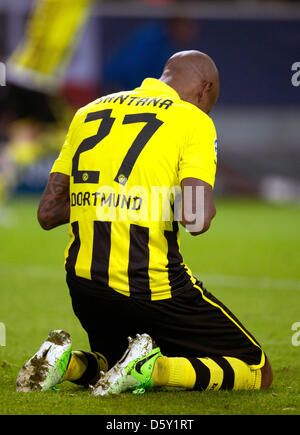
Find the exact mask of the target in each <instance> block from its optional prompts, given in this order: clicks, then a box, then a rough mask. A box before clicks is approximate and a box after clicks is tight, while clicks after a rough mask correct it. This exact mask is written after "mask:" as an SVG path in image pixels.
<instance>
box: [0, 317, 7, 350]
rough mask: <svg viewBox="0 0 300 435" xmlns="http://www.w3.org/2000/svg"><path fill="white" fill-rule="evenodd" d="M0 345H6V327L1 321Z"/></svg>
mask: <svg viewBox="0 0 300 435" xmlns="http://www.w3.org/2000/svg"><path fill="white" fill-rule="evenodd" d="M0 346H6V328H5V325H4V323H2V322H0Z"/></svg>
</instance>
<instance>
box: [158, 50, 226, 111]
mask: <svg viewBox="0 0 300 435" xmlns="http://www.w3.org/2000/svg"><path fill="white" fill-rule="evenodd" d="M160 80H161V81H163V82H164V83H166V84H168V85H169V86H171V87H172V88H173V89H175V90H176V91H177V92H178V94H179V96H180V98H181V99H182V100H184V101H188V102H189V103H191V104H194V105H195V106H197V107H198V108H199V109H201V110H203V111H204V112H206V113H209V112H210V110H211V109H212V108H213V106H214V105H215V104H216V102H217V99H218V96H219V87H220V84H219V73H218V69H217V67H216V65H215V63H214V61H213V60H212V59H211V58H210V57H209V56H208V55H207V54H205V53H201V52H200V51H196V50H190V51H181V52H179V53H176V54H174V55H173V56H172V57H170V59H169V60H168V61H167V63H166V65H165V67H164V70H163V73H162V76H161V77H160Z"/></svg>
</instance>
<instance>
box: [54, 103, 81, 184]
mask: <svg viewBox="0 0 300 435" xmlns="http://www.w3.org/2000/svg"><path fill="white" fill-rule="evenodd" d="M78 123H79V111H77V112H76V114H75V116H74V118H73V119H72V122H71V124H70V127H69V130H68V133H67V136H66V139H65V142H64V144H63V146H62V148H61V150H60V153H59V156H58V157H57V159H56V160H55V162H54V164H53V166H52V169H51V171H50V174H52V173H53V172H60V173H61V174H65V175H69V176H71V173H72V158H73V149H74V148H73V143H74V134H75V131H76V129H77V126H78Z"/></svg>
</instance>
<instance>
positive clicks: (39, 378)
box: [16, 330, 72, 392]
mask: <svg viewBox="0 0 300 435" xmlns="http://www.w3.org/2000/svg"><path fill="white" fill-rule="evenodd" d="M71 350H72V340H71V336H70V335H69V334H68V333H67V332H65V331H62V330H55V331H50V332H49V335H48V337H47V340H46V341H44V343H43V344H42V346H41V347H40V349H39V350H38V351H37V353H36V354H35V355H34V356H33V357H32V358H30V360H29V361H27V362H26V363H25V364H24V365H23V366H22V368H21V370H20V371H19V374H18V377H17V382H16V390H17V391H21V392H29V391H47V390H50V389H51V388H53V387H55V385H57V384H60V383H61V382H63V380H64V376H65V374H66V371H67V368H68V364H69V360H70V355H71Z"/></svg>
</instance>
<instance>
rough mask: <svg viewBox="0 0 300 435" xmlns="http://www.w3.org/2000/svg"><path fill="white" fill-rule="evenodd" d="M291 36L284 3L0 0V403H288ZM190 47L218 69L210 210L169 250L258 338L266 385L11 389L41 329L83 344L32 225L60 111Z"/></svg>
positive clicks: (127, 84)
mask: <svg viewBox="0 0 300 435" xmlns="http://www.w3.org/2000/svg"><path fill="white" fill-rule="evenodd" d="M299 36H300V1H287V0H286V1H279V2H275V3H274V2H271V1H260V0H257V1H252V0H248V1H246V0H240V1H230V2H228V1H217V2H215V1H206V2H205V1H199V0H198V1H190V0H178V1H175V0H173V1H172V0H168V1H167V0H152V1H150V0H148V1H146V0H139V1H137V0H135V1H127V0H119V1H114V0H94V1H92V0H37V1H33V0H0V84H1V86H0V246H1V248H2V249H1V250H0V290H1V302H0V324H1V323H2V326H3V325H5V327H6V332H7V334H6V335H7V341H6V343H7V344H6V347H1V337H0V396H1V400H0V414H6V413H8V414H20V413H21V414H22V413H30V414H31V413H33V414H36V413H38V414H40V413H44V414H45V413H47V414H53V413H58V414H61V413H65V414H76V413H79V414H81V413H83V412H84V413H91V414H92V413H96V414H98V413H103V414H113V413H116V414H119V413H129V414H130V413H132V409H134V412H136V413H138V414H145V413H146V414H148V413H150V414H155V415H157V414H161V413H165V414H171V415H179V414H182V413H183V414H184V413H192V414H199V413H204V414H208V413H221V414H222V413H225V414H228V413H237V414H241V413H245V414H256V413H261V414H264V413H267V414H268V413H269V414H274V413H280V414H284V413H293V414H299V413H300V391H299V389H300V378H299V347H297V346H300V340H299V341H298V342H297V341H296V336H295V340H294V343H292V342H291V338H292V334H293V332H295V329H291V328H292V327H293V326H292V325H294V326H296V327H297V328H298V327H299V324H300V323H299V294H300V293H299V290H300V267H299V258H300V256H299V246H300V232H299V212H300V164H299V162H300V140H299V137H300V134H299V130H300V128H299V125H300V124H299V121H300V37H299ZM191 48H193V49H198V50H201V51H204V52H207V53H208V54H210V55H211V56H212V58H213V59H214V60H215V62H216V64H217V66H218V67H219V70H220V75H221V94H220V99H219V102H218V104H217V106H216V108H215V109H214V111H213V112H212V113H211V116H212V118H213V120H214V122H215V125H216V128H217V132H218V137H219V140H218V142H219V150H218V173H217V183H216V193H217V195H218V197H217V209H218V213H217V219H216V220H215V222H214V226H213V228H212V231H209V233H208V235H206V234H204V235H203V236H201V239H198V238H192V237H188V235H187V234H186V233H185V232H183V231H182V247H183V248H184V251H183V255H184V258H185V261H186V263H187V264H188V265H189V266H190V268H191V269H192V270H193V273H194V274H196V275H198V277H199V278H200V279H201V280H202V279H203V280H204V282H205V285H207V288H208V289H209V290H210V291H212V292H213V293H214V294H215V296H217V297H218V298H220V300H222V301H223V302H224V303H225V304H226V305H227V306H228V307H230V309H232V310H233V312H236V314H237V315H238V317H239V318H240V320H241V321H242V322H245V324H246V326H247V328H249V330H251V331H252V330H253V332H254V334H255V336H257V339H259V340H261V342H262V344H263V346H264V347H265V350H266V352H267V354H268V355H269V357H270V360H271V363H272V366H273V369H274V375H275V376H274V379H275V382H274V386H273V387H272V389H271V392H270V393H269V390H268V391H267V392H266V394H261V395H260V396H259V398H258V396H257V395H251V394H248V395H247V394H244V395H239V396H235V395H232V396H229V395H227V394H226V393H227V392H224V395H223V394H218V395H217V396H215V395H214V393H213V394H212V395H210V394H207V395H205V396H202V397H201V400H200V401H199V398H198V395H197V392H190V393H182V394H183V395H184V394H186V395H184V397H183V396H182V395H180V394H179V393H176V395H174V396H169V395H167V393H160V395H158V394H153V395H151V394H149V395H145V397H143V400H142V401H140V400H139V403H138V404H137V402H136V400H135V397H133V396H131V395H129V396H128V397H126V398H125V399H123V398H122V403H121V402H120V401H116V400H115V399H112V400H111V401H108V402H106V403H103V402H102V403H101V406H99V402H98V401H96V402H95V401H94V400H92V399H91V397H90V395H89V393H88V392H82V391H81V390H78V387H77V386H75V385H73V384H70V383H66V384H67V385H66V386H64V387H63V392H64V394H61V395H60V400H57V398H56V393H54V394H53V395H52V394H49V395H47V394H46V395H37V396H35V395H34V396H32V397H30V400H28V399H27V397H23V396H20V395H16V394H17V393H15V391H14V389H15V379H16V376H17V373H18V370H19V368H20V367H21V365H22V364H23V363H24V361H26V360H27V359H28V358H29V357H30V356H31V355H32V353H33V352H35V351H36V350H37V349H38V347H39V346H40V342H41V340H43V339H44V336H46V335H47V333H48V331H49V329H53V328H60V327H62V328H64V329H66V330H67V331H69V332H70V333H71V334H72V337H73V339H74V346H75V348H79V349H85V348H86V347H87V346H88V344H87V338H86V336H85V334H83V331H82V328H81V326H80V325H79V322H77V320H76V319H75V316H74V315H73V312H72V308H71V304H70V301H69V297H68V293H67V291H66V288H65V287H66V284H65V279H64V273H63V264H62V263H63V249H64V247H65V245H66V239H67V231H66V228H65V227H61V228H57V229H56V230H54V231H53V232H51V235H50V234H48V233H46V232H45V231H43V230H42V229H41V228H40V227H39V225H38V222H37V220H36V209H37V204H38V201H39V196H40V194H41V192H42V190H43V189H44V186H45V184H46V182H47V179H48V174H49V170H50V168H51V166H52V163H53V161H54V159H55V158H56V156H57V154H58V152H59V150H60V148H61V145H62V143H63V141H64V139H65V135H66V131H67V128H68V125H69V122H70V120H71V118H72V116H73V114H74V112H75V111H76V110H77V109H78V108H79V107H80V106H82V105H84V104H86V103H88V102H89V101H91V100H93V99H96V98H98V97H99V96H101V95H104V94H106V93H109V92H112V91H114V92H115V91H118V90H120V89H130V88H134V87H136V86H138V85H139V84H140V82H141V81H142V80H143V79H144V78H145V77H147V76H148V77H149V76H152V77H159V75H160V72H161V70H162V67H163V65H164V63H165V61H166V59H167V58H168V57H169V56H170V55H172V54H173V53H174V52H176V51H179V50H184V49H191ZM1 74H2V75H1ZM4 84H5V86H2V85H4ZM63 289H65V290H63ZM0 332H1V331H0ZM297 337H298V333H297ZM295 341H296V343H295ZM2 344H3V343H2ZM77 346H78V347H77ZM1 361H2V362H1ZM76 388H77V389H76ZM77 391H81V394H80V395H78V397H77V396H76V395H75V394H74V392H77ZM50 393H51V392H50ZM164 394H165V395H164ZM175 396H176V397H175Z"/></svg>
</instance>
